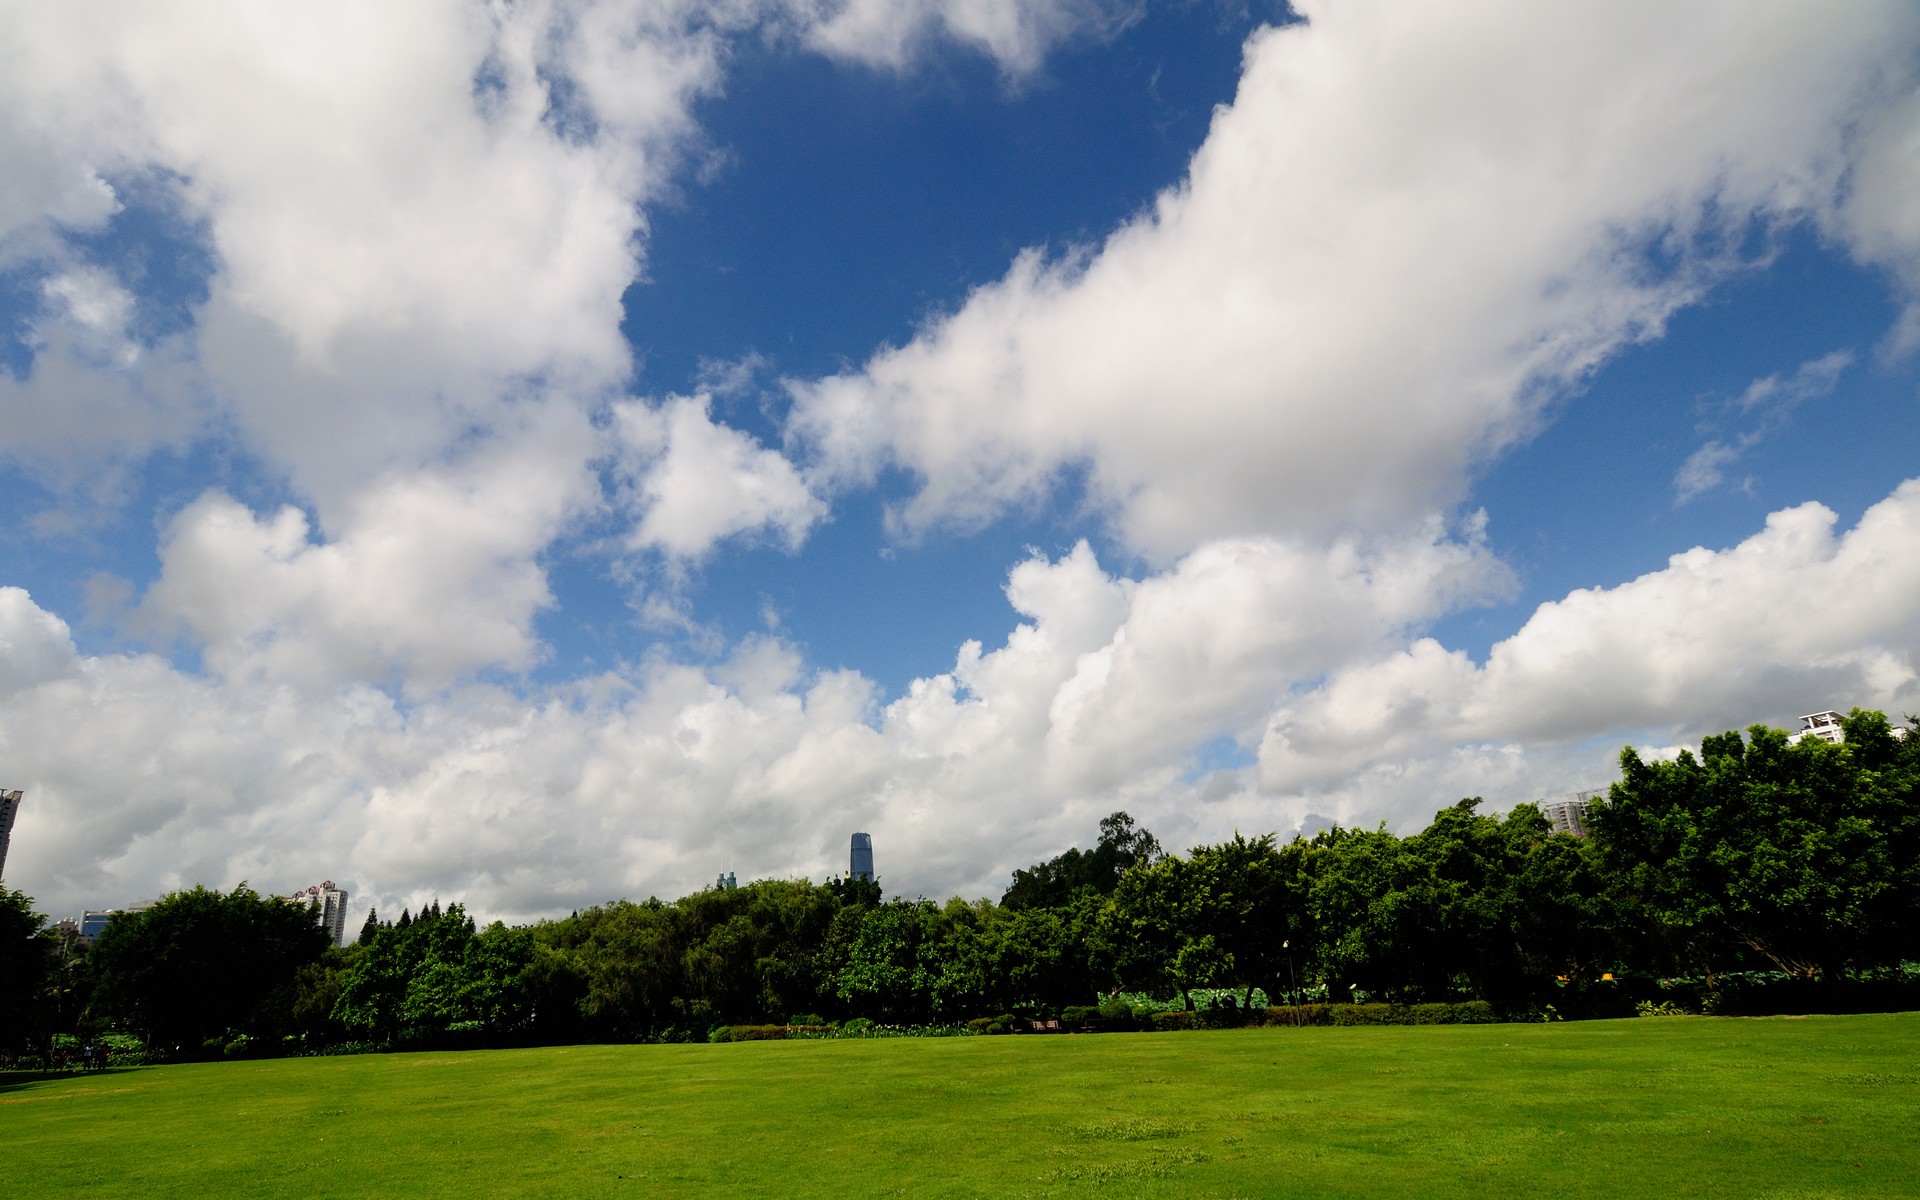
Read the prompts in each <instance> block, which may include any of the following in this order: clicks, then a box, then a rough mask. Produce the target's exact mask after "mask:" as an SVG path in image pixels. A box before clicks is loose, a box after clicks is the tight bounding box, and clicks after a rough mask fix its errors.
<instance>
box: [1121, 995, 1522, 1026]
mask: <svg viewBox="0 0 1920 1200" xmlns="http://www.w3.org/2000/svg"><path fill="white" fill-rule="evenodd" d="M1497 1020H1499V1016H1498V1014H1496V1013H1495V1012H1494V1011H1493V1005H1491V1004H1488V1003H1487V1002H1486V1001H1485V1000H1464V1001H1460V1002H1458V1003H1453V1004H1301V1005H1297V1006H1293V1007H1287V1006H1276V1007H1273V1008H1268V1009H1264V1010H1262V1009H1244V1010H1243V1009H1233V1008H1210V1009H1199V1010H1196V1011H1194V1012H1180V1011H1170V1012H1158V1013H1154V1014H1153V1026H1152V1027H1153V1028H1154V1029H1236V1028H1239V1027H1242V1026H1247V1025H1491V1024H1493V1023H1494V1022H1495V1021H1497Z"/></svg>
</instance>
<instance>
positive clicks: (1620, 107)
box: [794, 0, 1920, 559]
mask: <svg viewBox="0 0 1920 1200" xmlns="http://www.w3.org/2000/svg"><path fill="white" fill-rule="evenodd" d="M1300 8H1301V11H1302V12H1303V13H1304V15H1305V16H1306V18H1307V20H1306V22H1305V23H1304V24H1299V25H1294V26H1289V27H1286V28H1281V29H1269V30H1265V31H1262V32H1260V33H1258V34H1256V35H1255V36H1254V37H1253V38H1252V39H1251V41H1250V42H1249V43H1248V46H1247V50H1246V65H1245V70H1244V74H1243V75H1242V78H1241V81H1240V88H1239V93H1238V95H1237V96H1236V98H1235V100H1234V102H1233V104H1232V105H1231V106H1230V107H1227V108H1223V109H1221V110H1220V111H1219V112H1218V113H1217V114H1216V116H1215V119H1214V123H1213V127H1212V129H1211V131H1210V133H1209V135H1208V137H1207V140H1206V143H1205V145H1204V146H1203V147H1202V148H1201V150H1200V151H1199V152H1198V154H1197V155H1196V156H1195V157H1194V159H1193V162H1192V164H1191V167H1190V169H1189V172H1188V176H1187V178H1186V180H1185V181H1184V182H1183V183H1182V184H1181V185H1180V186H1178V187H1176V188H1173V189H1170V190H1168V191H1167V192H1165V193H1163V194H1162V195H1161V196H1160V197H1159V198H1158V199H1157V200H1156V202H1155V203H1154V205H1153V206H1152V208H1151V209H1150V210H1148V211H1147V212H1144V213H1142V214H1141V215H1140V216H1139V217H1137V218H1136V219H1134V220H1132V221H1130V222H1128V223H1127V224H1125V225H1124V226H1123V227H1122V228H1120V229H1119V230H1117V231H1116V232H1115V233H1113V234H1112V235H1111V236H1110V237H1109V238H1107V240H1106V241H1105V242H1104V244H1102V245H1100V246H1099V247H1097V248H1085V249H1083V250H1080V251H1077V252H1074V253H1071V254H1068V255H1066V256H1064V257H1063V258H1059V259H1048V258H1045V257H1043V256H1042V255H1041V254H1040V253H1038V252H1028V253H1026V254H1023V255H1021V256H1020V258H1019V259H1018V260H1017V261H1016V262H1015V264H1014V265H1013V268H1012V269H1011V271H1010V272H1009V273H1008V274H1007V276H1006V277H1005V278H1004V279H1002V280H1000V281H999V282H997V283H994V284H992V285H989V286H986V287H983V288H981V289H979V290H978V291H977V292H975V293H974V294H973V295H972V296H971V297H970V298H969V299H968V300H967V302H966V303H965V304H964V306H962V307H961V308H960V309H959V310H958V311H957V312H954V313H952V314H950V315H948V316H946V317H944V318H941V319H939V320H936V321H934V322H933V323H932V324H931V325H930V326H929V327H928V328H927V330H926V331H925V332H923V333H922V334H921V335H920V336H919V337H917V338H916V339H914V340H913V341H912V342H911V343H909V344H908V345H906V346H903V347H899V348H892V349H885V350H882V351H881V352H880V353H878V354H876V355H875V356H874V357H873V359H872V360H871V361H870V362H868V363H867V364H866V366H865V368H864V369H862V370H860V371H858V372H854V373H850V374H845V375H841V376H835V377H833V378H829V379H825V380H821V381H817V382H813V383H799V384H796V385H795V392H796V396H797V400H798V408H797V411H796V414H795V417H794V430H795V433H796V434H797V435H798V436H799V437H800V438H801V439H802V440H803V441H804V442H805V443H806V444H807V445H809V446H810V447H811V448H812V450H813V452H814V453H815V454H816V455H817V457H818V460H819V470H820V471H821V472H822V474H823V475H824V476H829V477H835V478H839V479H842V480H865V479H869V478H871V477H872V476H873V474H874V472H875V471H877V470H878V469H879V468H880V467H882V466H884V465H887V464H896V465H898V466H901V467H904V468H906V469H908V470H910V471H912V472H914V473H916V474H917V475H918V476H919V477H920V479H921V480H922V487H921V489H920V491H919V492H918V494H917V495H916V496H915V497H913V499H912V500H911V501H910V502H909V503H907V504H906V505H905V506H904V507H903V508H902V509H901V510H900V512H899V513H898V519H899V520H900V522H901V523H902V525H903V526H904V527H905V528H907V529H909V530H911V529H919V528H924V527H926V526H929V525H933V524H937V523H941V522H951V523H957V524H959V525H962V526H965V525H968V524H971V523H977V522H980V521H984V520H987V519H990V518H991V517H993V516H994V515H996V514H998V513H999V512H1001V511H1003V510H1004V509H1005V508H1006V507H1007V506H1008V505H1010V504H1015V503H1019V502H1022V501H1024V500H1027V499H1030V498H1031V497H1033V496H1034V495H1036V494H1037V493H1039V492H1041V491H1043V490H1044V489H1046V488H1048V487H1050V486H1052V484H1053V483H1054V482H1055V481H1056V479H1057V478H1058V476H1059V473H1060V471H1061V469H1062V468H1063V467H1065V466H1068V465H1071V464H1085V466H1086V467H1087V472H1088V487H1089V489H1090V491H1091V494H1092V497H1093V499H1094V500H1095V502H1096V503H1098V504H1100V505H1104V506H1107V507H1109V508H1110V509H1111V510H1112V511H1113V512H1114V513H1115V514H1116V517H1117V521H1118V524H1119V527H1120V528H1121V530H1122V531H1123V532H1124V534H1125V535H1126V536H1127V537H1128V538H1129V539H1130V540H1131V541H1132V542H1133V544H1134V545H1136V546H1138V547H1141V548H1143V549H1144V550H1146V551H1148V552H1150V553H1152V554H1155V555H1157V556H1159V557H1161V558H1163V559H1171V558H1172V557H1174V556H1177V555H1178V554H1180V553H1182V552H1183V551H1185V550H1186V549H1187V548H1189V547H1191V546H1193V545H1195V544H1197V542H1198V541H1199V540H1200V539H1202V538H1205V537H1209V536H1221V535H1237V534H1243V533H1248V532H1259V531H1275V530H1279V531H1288V530H1291V531H1306V530H1326V529H1338V528H1351V527H1354V526H1356V525H1357V526H1361V527H1375V528H1378V527H1385V526H1392V525H1394V524H1397V523H1399V522H1402V521H1404V520H1406V519H1408V518H1409V517H1410V516H1412V515H1414V514H1418V513H1420V512H1424V511H1428V510H1429V509H1430V508H1431V507H1433V506H1435V505H1445V504H1447V503H1449V502H1451V501H1453V500H1454V499H1456V498H1457V497H1459V495H1460V494H1461V493H1462V490H1463V488H1464V486H1465V483H1466V479H1467V469H1468V468H1469V467H1470V466H1471V465H1472V464H1474V463H1475V462H1477V461H1480V460H1482V459H1483V458H1485V457H1486V456H1488V455H1490V454H1491V453H1493V452H1495V451H1497V450H1498V449H1499V448H1501V447H1503V446H1505V445H1507V444H1510V443H1511V442H1512V441H1513V440H1514V439H1515V438H1518V437H1520V436H1523V435H1524V434H1526V433H1527V432H1528V431H1529V430H1530V429H1531V427H1532V424H1533V422H1534V420H1535V418H1536V416H1537V413H1538V409H1539V404H1540V402H1541V400H1542V399H1543V398H1545V397H1546V396H1549V395H1551V394H1553V392H1554V391H1555V389H1556V386H1557V385H1562V384H1565V383H1566V382H1568V381H1571V380H1577V379H1578V378H1580V377H1581V376H1583V375H1584V374H1585V373H1586V372H1587V371H1589V370H1591V369H1592V368H1593V367H1594V365H1595V364H1596V363H1598V362H1600V361H1601V360H1603V359H1604V358H1605V357H1606V356H1607V355H1609V354H1610V353H1612V352H1613V351H1615V350H1616V349H1617V348H1619V347H1620V346H1622V345H1623V344H1626V343H1630V342H1632V341H1635V340H1637V339H1643V338H1646V337H1649V336H1652V335H1654V334H1656V333H1657V332H1659V330H1660V329H1661V327H1662V323H1663V321H1664V320H1665V318H1666V317H1667V316H1668V314H1669V313H1670V312H1671V311H1673V309H1674V308H1675V307H1676V306H1678V305H1680V304H1682V303H1685V302H1687V301H1689V300H1691V299H1693V298H1695V297H1697V296H1698V295H1699V294H1700V293H1701V291H1702V290H1703V289H1704V288H1706V287H1707V286H1709V285H1710V284H1711V283H1712V282H1714V281H1715V280H1716V279H1718V278H1720V277H1722V276H1723V275H1724V273H1725V272H1727V271H1729V270H1732V269H1735V268H1737V267H1738V266H1739V265H1740V257H1739V252H1738V250H1737V247H1738V245H1739V244H1740V242H1741V241H1742V239H1743V237H1744V236H1745V235H1746V234H1747V233H1748V232H1749V231H1750V229H1751V226H1752V223H1754V222H1758V223H1761V224H1762V225H1766V224H1777V223H1784V222H1790V221H1794V220H1798V219H1802V218H1805V217H1808V216H1818V217H1821V218H1822V219H1829V220H1830V219H1831V207H1832V205H1833V204H1835V203H1836V202H1837V200H1838V198H1839V197H1840V196H1841V195H1842V194H1843V189H1844V188H1845V187H1846V186H1852V187H1854V189H1855V192H1854V194H1855V209H1854V211H1857V212H1865V211H1867V210H1868V209H1870V208H1871V209H1872V211H1874V212H1875V213H1876V214H1878V216H1877V217H1876V218H1875V223H1874V224H1873V228H1874V229H1875V230H1877V231H1879V234H1880V235H1884V237H1885V238H1886V239H1887V241H1888V245H1889V246H1890V247H1892V246H1900V247H1908V248H1912V247H1913V246H1915V245H1920V241H1907V240H1903V239H1906V238H1907V234H1908V232H1910V231H1906V230H1905V226H1904V225H1901V224H1900V222H1902V221H1905V220H1906V217H1905V215H1904V214H1905V213H1906V212H1907V211H1908V210H1909V209H1910V207H1911V206H1910V205H1907V206H1906V207H1905V208H1902V207H1901V206H1900V205H1899V204H1898V203H1896V202H1895V201H1894V199H1893V197H1894V196H1895V195H1896V194H1900V195H1910V192H1906V193H1900V192H1898V189H1897V187H1896V185H1894V184H1891V183H1889V184H1885V185H1881V184H1878V183H1872V184H1858V183H1856V184H1851V185H1849V184H1848V182H1847V181H1848V176H1847V169H1848V166H1849V163H1850V160H1849V157H1848V152H1849V149H1850V148H1852V143H1850V142H1849V135H1850V133H1851V132H1852V131H1853V130H1855V128H1856V126H1857V125H1858V124H1859V123H1860V122H1861V121H1862V120H1864V119H1867V118H1870V117H1877V116H1878V115H1879V114H1880V113H1881V112H1883V111H1885V110H1886V109H1887V106H1888V105H1893V104H1904V103H1905V102H1906V97H1907V95H1908V93H1909V92H1910V91H1911V89H1912V87H1913V83H1914V79H1913V72H1914V66H1913V64H1914V61H1915V60H1914V48H1915V46H1916V44H1920V12H1917V11H1916V10H1915V9H1914V8H1913V7H1912V6H1911V5H1909V4H1904V3H1898V2H1887V3H1868V4H1862V5H1858V6H1855V7H1853V8H1851V9H1849V11H1848V14H1847V17H1846V19H1844V20H1836V19H1835V16H1834V13H1833V11H1832V9H1831V7H1830V6H1827V5H1823V4H1817V3H1798V4H1781V5H1769V6H1767V7H1765V8H1764V9H1761V10H1755V9H1753V8H1751V7H1742V6H1738V5H1729V4H1711V5H1690V6H1684V7H1680V8H1676V7H1674V6H1672V5H1666V4H1658V3H1652V2H1647V3H1633V4H1625V5H1623V4H1620V3H1614V2H1607V3H1592V4H1577V5H1538V4H1529V3H1523V2H1519V0H1484V2H1476V3H1469V4H1448V5H1432V4H1426V3H1420V2H1418V0H1370V2H1350V3H1340V4H1332V3H1327V4H1304V5H1301V6H1300ZM1876 128H1878V127H1876ZM1901 128H1902V129H1904V127H1901ZM1897 132H1899V131H1898V130H1895V131H1892V132H1888V131H1884V130H1883V131H1882V132H1880V133H1877V134H1876V135H1875V136H1876V137H1877V138H1878V139H1879V140H1877V141H1875V142H1874V143H1873V147H1874V149H1873V154H1874V155H1876V157H1874V159H1873V161H1875V162H1882V161H1883V160H1884V162H1885V163H1888V164H1896V163H1897V164H1904V162H1905V161H1906V160H1904V159H1902V158H1901V157H1900V154H1901V153H1904V152H1905V151H1903V150H1901V149H1900V148H1899V147H1902V146H1905V145H1906V143H1904V142H1900V143H1899V146H1896V147H1895V148H1893V149H1885V150H1883V149H1881V145H1882V142H1887V143H1889V144H1891V143H1892V142H1895V141H1898V139H1897V137H1896V136H1895V135H1896V133H1897ZM1900 169H1901V170H1905V169H1906V168H1905V167H1904V165H1903V166H1901V167H1900ZM1886 170H1887V171H1889V172H1892V171H1894V170H1895V168H1894V167H1893V166H1887V167H1886ZM1875 178H1876V179H1877V178H1878V176H1875ZM1901 178H1905V177H1904V176H1901ZM1874 189H1878V190H1874ZM1868 191H1873V194H1874V195H1876V196H1882V200H1881V201H1879V202H1878V207H1877V208H1876V207H1874V206H1873V205H1870V204H1869V203H1868V200H1867V199H1866V198H1865V196H1866V193H1867V192H1868ZM1883 193H1884V195H1883ZM1883 210H1884V211H1883ZM1896 210H1897V211H1896ZM1860 219H1861V221H1862V222H1865V221H1866V218H1865V217H1864V216H1863V217H1861V218H1860ZM1863 227H1864V226H1863ZM1866 236H1867V235H1866V234H1864V233H1863V234H1861V238H1863V239H1864V238H1866ZM1861 244H1864V242H1862V243H1861ZM1887 253H1889V254H1891V253H1893V250H1892V249H1889V250H1888V251H1887ZM1656 260H1664V262H1665V264H1666V265H1664V266H1657V265H1656Z"/></svg>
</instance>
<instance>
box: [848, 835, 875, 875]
mask: <svg viewBox="0 0 1920 1200" xmlns="http://www.w3.org/2000/svg"><path fill="white" fill-rule="evenodd" d="M847 875H848V877H850V878H853V879H872V878H873V839H872V838H870V837H868V836H867V835H866V834H864V833H856V834H854V835H853V853H852V854H851V855H849V856H848V857H847Z"/></svg>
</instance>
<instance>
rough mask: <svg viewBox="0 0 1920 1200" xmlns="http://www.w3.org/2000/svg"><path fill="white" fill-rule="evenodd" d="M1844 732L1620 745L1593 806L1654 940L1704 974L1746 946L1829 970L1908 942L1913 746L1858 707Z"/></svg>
mask: <svg viewBox="0 0 1920 1200" xmlns="http://www.w3.org/2000/svg"><path fill="white" fill-rule="evenodd" d="M1846 731H1847V734H1848V738H1849V741H1848V742H1847V743H1846V744H1842V745H1830V744H1828V743H1826V742H1823V741H1821V740H1819V739H1817V738H1804V739H1802V740H1800V741H1798V742H1789V740H1788V738H1787V736H1786V735H1785V734H1783V733H1781V732H1780V731H1778V730H1774V729H1767V728H1765V727H1764V726H1757V725H1756V726H1754V727H1753V728H1752V729H1750V730H1749V731H1748V735H1747V737H1746V739H1744V740H1743V739H1742V738H1741V736H1740V734H1738V733H1735V732H1727V733H1723V734H1719V735H1717V736H1714V737H1709V738H1707V739H1705V740H1704V741H1703V743H1702V744H1701V748H1700V754H1699V756H1698V757H1696V756H1695V755H1693V754H1692V753H1691V752H1689V751H1684V750H1683V751H1682V752H1681V753H1680V754H1679V755H1678V756H1677V757H1676V758H1675V760H1674V761H1672V762H1647V761H1644V760H1643V759H1642V758H1641V757H1640V756H1639V754H1638V753H1636V752H1635V751H1634V750H1633V749H1632V748H1631V747H1629V748H1628V749H1626V750H1624V751H1623V752H1622V753H1621V756H1620V765H1621V776H1622V778H1621V780H1620V782H1619V783H1616V784H1614V785H1613V788H1612V794H1611V800H1610V802H1609V803H1608V804H1607V805H1605V806H1604V807H1602V808H1600V809H1599V810H1598V811H1596V812H1595V813H1594V814H1593V819H1592V825H1593V828H1594V836H1595V840H1596V843H1597V844H1598V846H1599V848H1600V851H1601V859H1602V862H1603V864H1604V865H1605V867H1606V869H1607V870H1608V872H1609V874H1610V875H1611V876H1612V878H1613V881H1614V883H1615V887H1616V889H1617V891H1618V894H1619V895H1620V897H1621V901H1622V904H1623V905H1624V906H1625V907H1626V908H1627V910H1628V911H1629V912H1630V913H1631V914H1632V915H1633V916H1634V917H1636V918H1637V919H1638V920H1639V922H1640V924H1641V927H1642V928H1643V930H1645V931H1646V933H1647V934H1649V935H1651V939H1652V940H1655V941H1657V944H1658V945H1659V946H1660V947H1661V950H1662V951H1663V953H1664V956H1665V957H1667V958H1668V959H1669V961H1672V962H1674V963H1676V964H1678V965H1682V966H1687V967H1692V968H1696V969H1699V970H1702V971H1704V972H1706V973H1707V974H1708V975H1709V976H1711V975H1712V974H1713V973H1715V972H1717V971H1724V970H1727V969H1731V968H1734V967H1737V966H1741V965H1745V964H1746V963H1749V962H1761V963H1766V964H1771V965H1773V966H1775V967H1777V968H1778V969H1780V970H1783V971H1786V972H1788V973H1790V974H1792V975H1795V976H1798V977H1801V978H1807V979H1811V978H1815V977H1816V976H1824V977H1826V978H1828V979H1836V978H1839V977H1840V974H1841V972H1842V971H1843V970H1844V968H1846V967H1847V966H1849V965H1853V964H1857V963H1868V962H1878V961H1885V960H1887V959H1890V958H1892V957H1894V956H1895V955H1897V954H1898V953H1900V952H1902V951H1904V950H1907V949H1910V948H1911V947H1912V946H1913V934H1912V932H1911V931H1912V925H1913V917H1914V916H1915V915H1916V914H1915V909H1914V894H1915V888H1914V882H1915V877H1914V866H1913V862H1914V852H1915V850H1916V845H1915V828H1916V803H1920V797H1916V792H1915V782H1916V776H1915V774H1914V772H1912V771H1911V770H1910V769H1907V768H1906V767H1905V765H1904V764H1905V763H1906V762H1908V761H1910V758H1909V754H1910V752H1909V751H1908V750H1907V749H1906V748H1905V747H1903V746H1898V745H1896V744H1895V740H1894V738H1893V737H1892V735H1891V732H1890V731H1889V730H1888V728H1887V725H1886V720H1885V718H1884V717H1883V716H1881V715H1880V714H1878V713H1862V712H1860V711H1859V710H1855V712H1854V713H1853V714H1852V716H1850V717H1849V718H1848V721H1847V725H1846Z"/></svg>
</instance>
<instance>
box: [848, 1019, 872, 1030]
mask: <svg viewBox="0 0 1920 1200" xmlns="http://www.w3.org/2000/svg"><path fill="white" fill-rule="evenodd" d="M872 1028H873V1022H872V1021H870V1020H868V1019H867V1018H866V1017H855V1018H854V1019H853V1020H851V1021H848V1022H847V1023H846V1024H845V1025H842V1026H841V1027H840V1032H842V1033H864V1032H866V1031H867V1030H869V1029H872Z"/></svg>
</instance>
